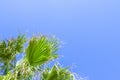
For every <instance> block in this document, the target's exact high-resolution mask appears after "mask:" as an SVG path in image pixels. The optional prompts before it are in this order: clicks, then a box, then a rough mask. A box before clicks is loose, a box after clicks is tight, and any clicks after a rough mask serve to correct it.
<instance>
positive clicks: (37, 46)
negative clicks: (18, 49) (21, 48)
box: [26, 36, 58, 66]
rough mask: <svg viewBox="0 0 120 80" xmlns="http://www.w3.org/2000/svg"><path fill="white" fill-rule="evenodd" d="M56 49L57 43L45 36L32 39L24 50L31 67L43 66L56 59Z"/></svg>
mask: <svg viewBox="0 0 120 80" xmlns="http://www.w3.org/2000/svg"><path fill="white" fill-rule="evenodd" d="M57 49H58V41H57V40H54V39H51V38H50V39H48V38H47V37H46V36H41V37H33V38H32V39H31V40H30V42H29V46H28V48H27V49H26V57H27V59H28V61H29V63H30V65H32V66H36V65H41V64H44V63H45V62H47V61H50V60H53V59H55V58H57V57H58V55H57V54H55V52H56V51H57Z"/></svg>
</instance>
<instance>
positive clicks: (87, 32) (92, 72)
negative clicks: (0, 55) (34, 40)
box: [0, 0, 120, 80]
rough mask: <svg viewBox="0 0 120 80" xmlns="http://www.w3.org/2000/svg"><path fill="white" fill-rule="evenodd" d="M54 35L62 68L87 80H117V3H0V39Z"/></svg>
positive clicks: (119, 52)
mask: <svg viewBox="0 0 120 80" xmlns="http://www.w3.org/2000/svg"><path fill="white" fill-rule="evenodd" d="M19 32H21V33H26V32H27V36H31V35H32V34H33V33H36V34H37V33H43V34H53V35H56V36H57V37H58V38H59V39H60V40H61V41H63V42H64V43H65V44H64V45H63V47H62V49H61V50H60V51H59V52H60V54H61V55H63V56H64V57H63V58H60V63H61V64H63V65H64V66H66V65H71V64H72V65H74V66H73V67H72V70H73V71H75V72H77V73H78V74H80V75H81V76H83V77H88V78H89V80H120V1H119V0H0V39H3V38H7V37H10V36H12V35H13V36H16V35H17V34H18V33H19Z"/></svg>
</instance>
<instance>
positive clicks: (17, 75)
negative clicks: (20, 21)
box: [0, 35, 76, 80]
mask: <svg viewBox="0 0 120 80" xmlns="http://www.w3.org/2000/svg"><path fill="white" fill-rule="evenodd" d="M26 42H28V46H27V48H26V49H24V44H25V43H26ZM58 49H59V41H58V40H57V39H56V38H54V37H48V36H45V35H40V36H33V37H32V38H31V39H30V40H27V38H26V37H25V35H18V37H17V38H12V39H10V40H3V41H1V42H0V73H1V76H0V80H76V79H75V75H74V73H72V72H71V71H70V70H69V69H68V68H62V67H61V66H60V65H58V64H56V63H55V64H54V65H53V67H49V65H50V64H48V63H49V62H50V61H51V62H52V61H53V60H55V59H56V58H58V57H59V55H58V54H57V50H58ZM21 53H24V56H23V57H22V58H21V59H20V60H19V61H17V59H16V55H17V54H19V55H20V54H21ZM51 66H52V65H51Z"/></svg>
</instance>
